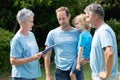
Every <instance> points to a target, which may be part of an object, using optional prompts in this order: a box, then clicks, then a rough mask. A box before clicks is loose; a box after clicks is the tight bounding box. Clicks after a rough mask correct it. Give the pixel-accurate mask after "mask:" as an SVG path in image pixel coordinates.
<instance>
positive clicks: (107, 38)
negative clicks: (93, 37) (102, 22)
mask: <svg viewBox="0 0 120 80" xmlns="http://www.w3.org/2000/svg"><path fill="white" fill-rule="evenodd" d="M100 42H101V46H102V48H105V47H107V46H113V41H112V35H111V33H110V31H108V30H104V31H101V35H100Z"/></svg>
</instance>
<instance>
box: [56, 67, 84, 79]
mask: <svg viewBox="0 0 120 80" xmlns="http://www.w3.org/2000/svg"><path fill="white" fill-rule="evenodd" d="M76 78H77V80H84V76H83V71H82V69H81V70H80V71H77V73H76ZM54 80H70V70H68V71H63V70H60V69H56V72H55V76H54Z"/></svg>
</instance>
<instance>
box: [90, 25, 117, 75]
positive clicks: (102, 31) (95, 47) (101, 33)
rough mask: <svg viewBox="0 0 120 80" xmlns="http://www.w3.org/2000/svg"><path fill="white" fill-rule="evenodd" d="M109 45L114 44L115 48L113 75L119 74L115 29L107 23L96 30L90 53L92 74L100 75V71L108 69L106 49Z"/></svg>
mask: <svg viewBox="0 0 120 80" xmlns="http://www.w3.org/2000/svg"><path fill="white" fill-rule="evenodd" d="M107 46H112V47H113V50H114V62H113V67H112V72H111V76H115V75H117V74H118V52H117V43H116V36H115V33H114V32H113V30H112V29H111V28H110V27H109V26H108V25H107V24H105V23H104V24H103V25H102V26H101V27H100V28H98V29H97V30H96V31H95V34H94V37H93V41H92V48H91V53H90V66H91V69H92V74H93V75H95V76H98V74H99V72H100V71H106V66H105V58H104V49H103V48H105V47H107Z"/></svg>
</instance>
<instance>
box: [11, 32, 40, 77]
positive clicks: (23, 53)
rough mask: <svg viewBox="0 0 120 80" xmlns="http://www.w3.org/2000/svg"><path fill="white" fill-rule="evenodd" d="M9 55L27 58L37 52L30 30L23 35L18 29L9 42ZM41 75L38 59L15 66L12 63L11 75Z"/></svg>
mask: <svg viewBox="0 0 120 80" xmlns="http://www.w3.org/2000/svg"><path fill="white" fill-rule="evenodd" d="M10 46H11V51H10V57H14V58H27V57H31V56H33V55H35V54H37V53H38V45H37V43H36V39H35V37H34V34H33V33H32V32H29V35H27V36H25V35H23V34H21V33H20V32H19V31H18V32H17V33H16V35H15V36H14V38H13V39H12V40H11V42H10ZM40 76H41V71H40V63H39V60H35V61H32V62H29V63H27V64H23V65H19V66H15V65H12V77H22V78H28V79H32V78H37V77H40Z"/></svg>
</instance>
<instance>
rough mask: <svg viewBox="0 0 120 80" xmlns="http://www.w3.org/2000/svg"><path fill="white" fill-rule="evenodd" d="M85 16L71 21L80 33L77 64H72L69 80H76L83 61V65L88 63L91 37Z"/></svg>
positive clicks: (81, 15)
mask: <svg viewBox="0 0 120 80" xmlns="http://www.w3.org/2000/svg"><path fill="white" fill-rule="evenodd" d="M85 17H86V16H85V14H80V15H78V16H76V17H75V18H74V19H73V25H74V26H75V27H76V28H77V30H78V31H79V32H80V35H79V37H78V57H77V62H75V63H74V65H73V67H72V69H71V72H70V78H71V80H76V75H75V74H77V71H79V70H80V67H81V66H80V64H81V61H82V60H84V61H85V63H86V62H88V61H89V58H90V50H91V42H92V35H91V34H90V32H89V30H90V28H89V25H88V24H87V22H86V18H85Z"/></svg>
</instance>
